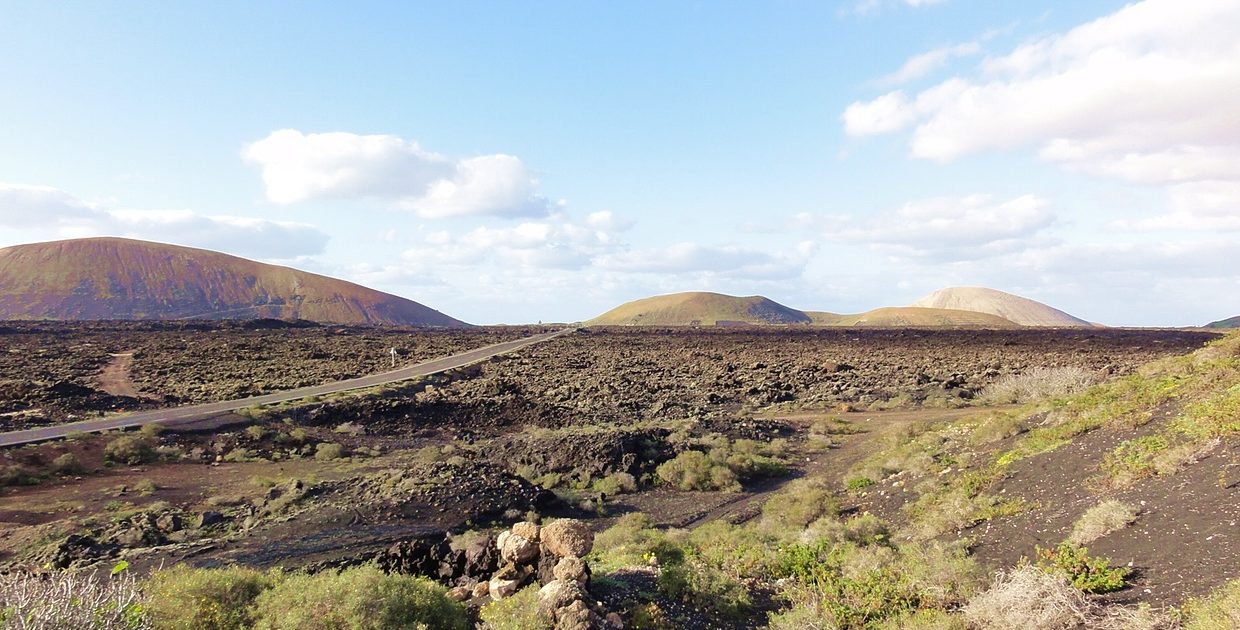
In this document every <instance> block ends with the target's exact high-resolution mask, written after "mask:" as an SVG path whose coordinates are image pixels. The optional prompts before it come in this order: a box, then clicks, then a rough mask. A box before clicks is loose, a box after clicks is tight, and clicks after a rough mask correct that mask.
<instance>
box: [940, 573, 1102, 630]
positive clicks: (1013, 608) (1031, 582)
mask: <svg viewBox="0 0 1240 630" xmlns="http://www.w3.org/2000/svg"><path fill="white" fill-rule="evenodd" d="M1089 609H1090V603H1089V600H1087V599H1086V598H1085V594H1084V593H1082V592H1081V591H1079V590H1077V589H1076V588H1074V587H1073V586H1072V584H1071V583H1070V582H1068V580H1067V579H1066V578H1064V577H1063V576H1060V575H1052V574H1050V573H1046V572H1045V571H1042V570H1041V569H1038V568H1037V567H1033V566H1028V565H1026V566H1021V567H1017V568H1015V569H1012V570H1010V571H1000V572H999V573H998V574H996V576H995V579H994V582H993V583H992V584H991V585H990V588H989V589H987V590H986V591H984V592H982V593H980V594H978V595H976V596H974V597H973V598H972V599H970V600H969V603H968V604H965V606H964V609H963V613H964V617H965V619H966V620H967V621H968V622H969V625H970V626H972V627H975V628H1039V629H1040V630H1061V629H1062V630H1067V629H1068V628H1075V627H1077V626H1079V625H1082V624H1085V622H1086V621H1087V620H1088V618H1089Z"/></svg>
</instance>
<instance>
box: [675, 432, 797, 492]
mask: <svg viewBox="0 0 1240 630" xmlns="http://www.w3.org/2000/svg"><path fill="white" fill-rule="evenodd" d="M698 446H700V447H705V448H707V449H708V450H707V451H705V452H703V451H701V450H687V451H684V452H682V453H681V454H679V455H677V456H676V457H674V458H672V459H670V460H668V461H666V462H663V463H662V464H659V467H658V468H657V469H655V474H656V475H658V477H659V479H660V480H662V481H663V482H664V483H666V484H668V485H671V486H674V487H676V488H679V489H681V490H723V491H726V492H739V491H740V489H741V484H740V482H741V481H743V480H746V479H750V478H754V477H771V476H778V475H782V474H785V473H786V472H787V466H786V465H785V463H784V461H783V460H782V459H781V458H780V457H779V454H780V451H781V449H782V445H781V444H775V443H769V444H768V443H762V442H757V441H755V440H736V441H735V442H729V441H728V440H727V438H724V437H721V436H717V437H712V438H702V439H701V440H699V441H698Z"/></svg>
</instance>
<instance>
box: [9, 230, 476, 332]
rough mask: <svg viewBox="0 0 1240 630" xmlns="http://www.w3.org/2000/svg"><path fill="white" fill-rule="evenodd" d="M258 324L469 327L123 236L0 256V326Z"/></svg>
mask: <svg viewBox="0 0 1240 630" xmlns="http://www.w3.org/2000/svg"><path fill="white" fill-rule="evenodd" d="M262 317H275V318H286V319H287V318H292V319H307V320H312V321H319V322H330V323H340V324H394V325H409V326H466V325H467V324H465V323H464V322H461V321H458V320H456V319H453V318H451V317H449V316H447V315H444V314H443V313H440V312H439V311H436V310H434V309H431V308H428V307H426V306H423V305H421V304H418V303H417V302H414V301H412V300H407V299H405V298H402V297H397V296H395V295H390V294H387V293H383V292H381V291H376V290H374V289H368V288H366V287H363V286H360V285H357V284H353V283H351V282H346V281H344V280H337V279H335V278H329V277H327V276H321V275H318V274H313V273H308V272H305V271H299V270H296V269H291V268H289V267H280V266H277V265H268V264H265V263H260V262H255V261H252V260H246V259H244V258H238V257H236V256H230V255H228V254H221V253H219V252H213V251H209V250H205V249H195V248H191V247H180V246H177V245H167V244H163V243H150V242H147V241H138V240H132V239H124V238H86V239H74V240H67V241H53V242H49V243H33V244H29V245H15V246H13V247H6V248H3V249H0V319H71V320H78V319H188V318H201V319H253V318H262Z"/></svg>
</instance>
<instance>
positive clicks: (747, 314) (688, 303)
mask: <svg viewBox="0 0 1240 630" xmlns="http://www.w3.org/2000/svg"><path fill="white" fill-rule="evenodd" d="M986 291H993V290H990V289H987V290H986ZM993 293H995V294H999V296H1006V298H1004V299H1003V300H1001V303H1002V304H1004V305H1015V306H1010V307H1009V308H1006V309H1000V310H1002V312H1005V313H1008V314H1009V315H1011V316H1012V317H1018V318H1020V319H1021V320H1022V321H1020V322H1018V321H1013V320H1012V319H1010V318H1009V317H1004V316H1002V315H1000V314H996V313H990V312H985V311H982V310H979V309H980V307H982V306H986V304H980V305H979V304H976V303H969V304H965V306H970V307H971V308H945V307H943V308H941V307H931V306H921V305H916V306H895V307H883V308H876V309H873V310H870V311H866V312H864V313H857V314H839V313H828V312H824V311H800V310H797V309H794V308H791V307H788V306H784V305H783V304H780V303H778V302H775V301H774V300H771V299H769V298H765V297H762V296H749V297H736V296H731V295H724V294H721V293H707V292H702V291H691V292H686V293H672V294H669V295H657V296H654V297H648V298H643V299H639V300H633V301H632V302H626V303H624V304H621V305H620V306H617V307H616V308H613V309H612V310H610V311H607V312H606V313H603V314H602V315H599V316H598V317H596V318H594V319H591V320H589V321H588V322H586V324H589V325H595V326H720V325H734V324H749V325H772V324H775V325H816V326H853V327H858V326H859V327H866V326H868V327H888V328H903V327H927V328H930V327H940V328H995V329H1002V328H1019V327H1021V326H1024V325H1034V326H1041V325H1058V326H1082V325H1083V326H1090V325H1091V324H1089V323H1088V322H1085V321H1084V320H1079V319H1076V318H1074V317H1072V316H1071V315H1068V314H1067V313H1063V312H1062V311H1058V310H1056V309H1053V308H1051V307H1049V306H1046V305H1044V304H1039V303H1038V302H1034V301H1033V300H1028V299H1025V298H1021V297H1019V296H1015V295H1011V294H1008V293H1003V292H1001V291H993ZM983 295H985V294H983ZM991 297H992V298H993V297H994V296H991ZM1056 313H1057V314H1059V315H1054V314H1056ZM1065 318H1066V319H1065ZM1052 319H1053V321H1056V322H1061V323H1055V324H1044V323H1034V324H1024V323H1022V322H1023V321H1030V322H1043V321H1049V320H1052ZM1069 321H1070V322H1079V323H1062V322H1069Z"/></svg>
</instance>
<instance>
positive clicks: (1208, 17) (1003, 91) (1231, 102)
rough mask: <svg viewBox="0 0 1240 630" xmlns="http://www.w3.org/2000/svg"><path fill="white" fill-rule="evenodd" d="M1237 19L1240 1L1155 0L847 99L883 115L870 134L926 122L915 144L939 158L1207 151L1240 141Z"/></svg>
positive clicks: (1239, 22)
mask: <svg viewBox="0 0 1240 630" xmlns="http://www.w3.org/2000/svg"><path fill="white" fill-rule="evenodd" d="M1238 30H1240V3H1235V2H1219V1H1217V0H1146V1H1145V2H1140V3H1137V4H1133V5H1129V6H1127V7H1125V8H1123V9H1121V10H1119V11H1117V12H1116V13H1113V14H1111V15H1108V16H1105V17H1103V18H1100V19H1098V20H1095V21H1093V22H1090V23H1087V24H1084V25H1082V26H1079V27H1077V28H1075V29H1072V30H1071V31H1069V32H1067V33H1066V34H1063V35H1056V36H1051V37H1046V38H1042V39H1038V40H1034V41H1032V42H1029V43H1027V44H1024V45H1022V46H1020V47H1018V48H1017V49H1015V50H1014V51H1012V52H1011V53H1010V54H1008V55H1006V56H1002V57H998V58H993V59H988V60H987V61H986V62H985V63H984V64H983V67H982V71H981V74H980V75H979V76H978V77H976V78H973V79H968V80H964V79H953V80H950V81H947V82H944V83H942V84H940V85H939V86H936V87H935V88H931V89H929V90H926V91H924V92H922V93H921V94H919V95H918V96H917V97H916V98H915V99H908V98H903V97H902V98H898V99H896V98H893V97H892V95H891V94H885V95H883V96H880V97H878V98H876V99H874V100H873V101H869V102H859V103H854V104H853V105H851V106H849V110H853V111H854V112H871V113H873V112H878V113H881V114H884V115H883V116H882V117H881V118H882V120H884V121H885V122H884V124H871V125H869V126H868V127H863V129H868V130H870V131H869V132H870V133H886V132H892V131H896V130H898V129H902V128H905V127H907V126H909V125H911V124H913V123H915V122H916V123H918V124H917V127H916V129H915V131H914V133H913V138H912V151H913V154H914V155H915V156H917V157H922V158H927V159H934V160H951V159H954V158H956V157H959V156H962V155H966V154H970V153H976V152H979V151H986V150H1002V149H1012V148H1019V147H1025V146H1033V147H1035V148H1043V149H1045V150H1046V151H1047V153H1046V155H1047V157H1049V158H1052V159H1056V158H1062V157H1064V156H1071V160H1069V161H1079V160H1093V159H1098V158H1114V157H1115V156H1117V155H1119V156H1122V155H1124V154H1125V153H1133V152H1135V153H1148V152H1157V151H1166V150H1168V149H1176V150H1184V151H1195V152H1206V153H1208V152H1209V151H1210V150H1212V149H1217V148H1226V147H1231V146H1234V145H1235V144H1236V143H1237V141H1240V126H1238V125H1236V124H1235V116H1234V112H1235V111H1237V109H1238V108H1240V38H1236V37H1235V33H1236V32H1237V31H1238ZM901 96H902V95H901ZM875 118H878V116H875ZM846 122H847V119H846ZM1055 143H1058V146H1057V145H1056V144H1055Z"/></svg>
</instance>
